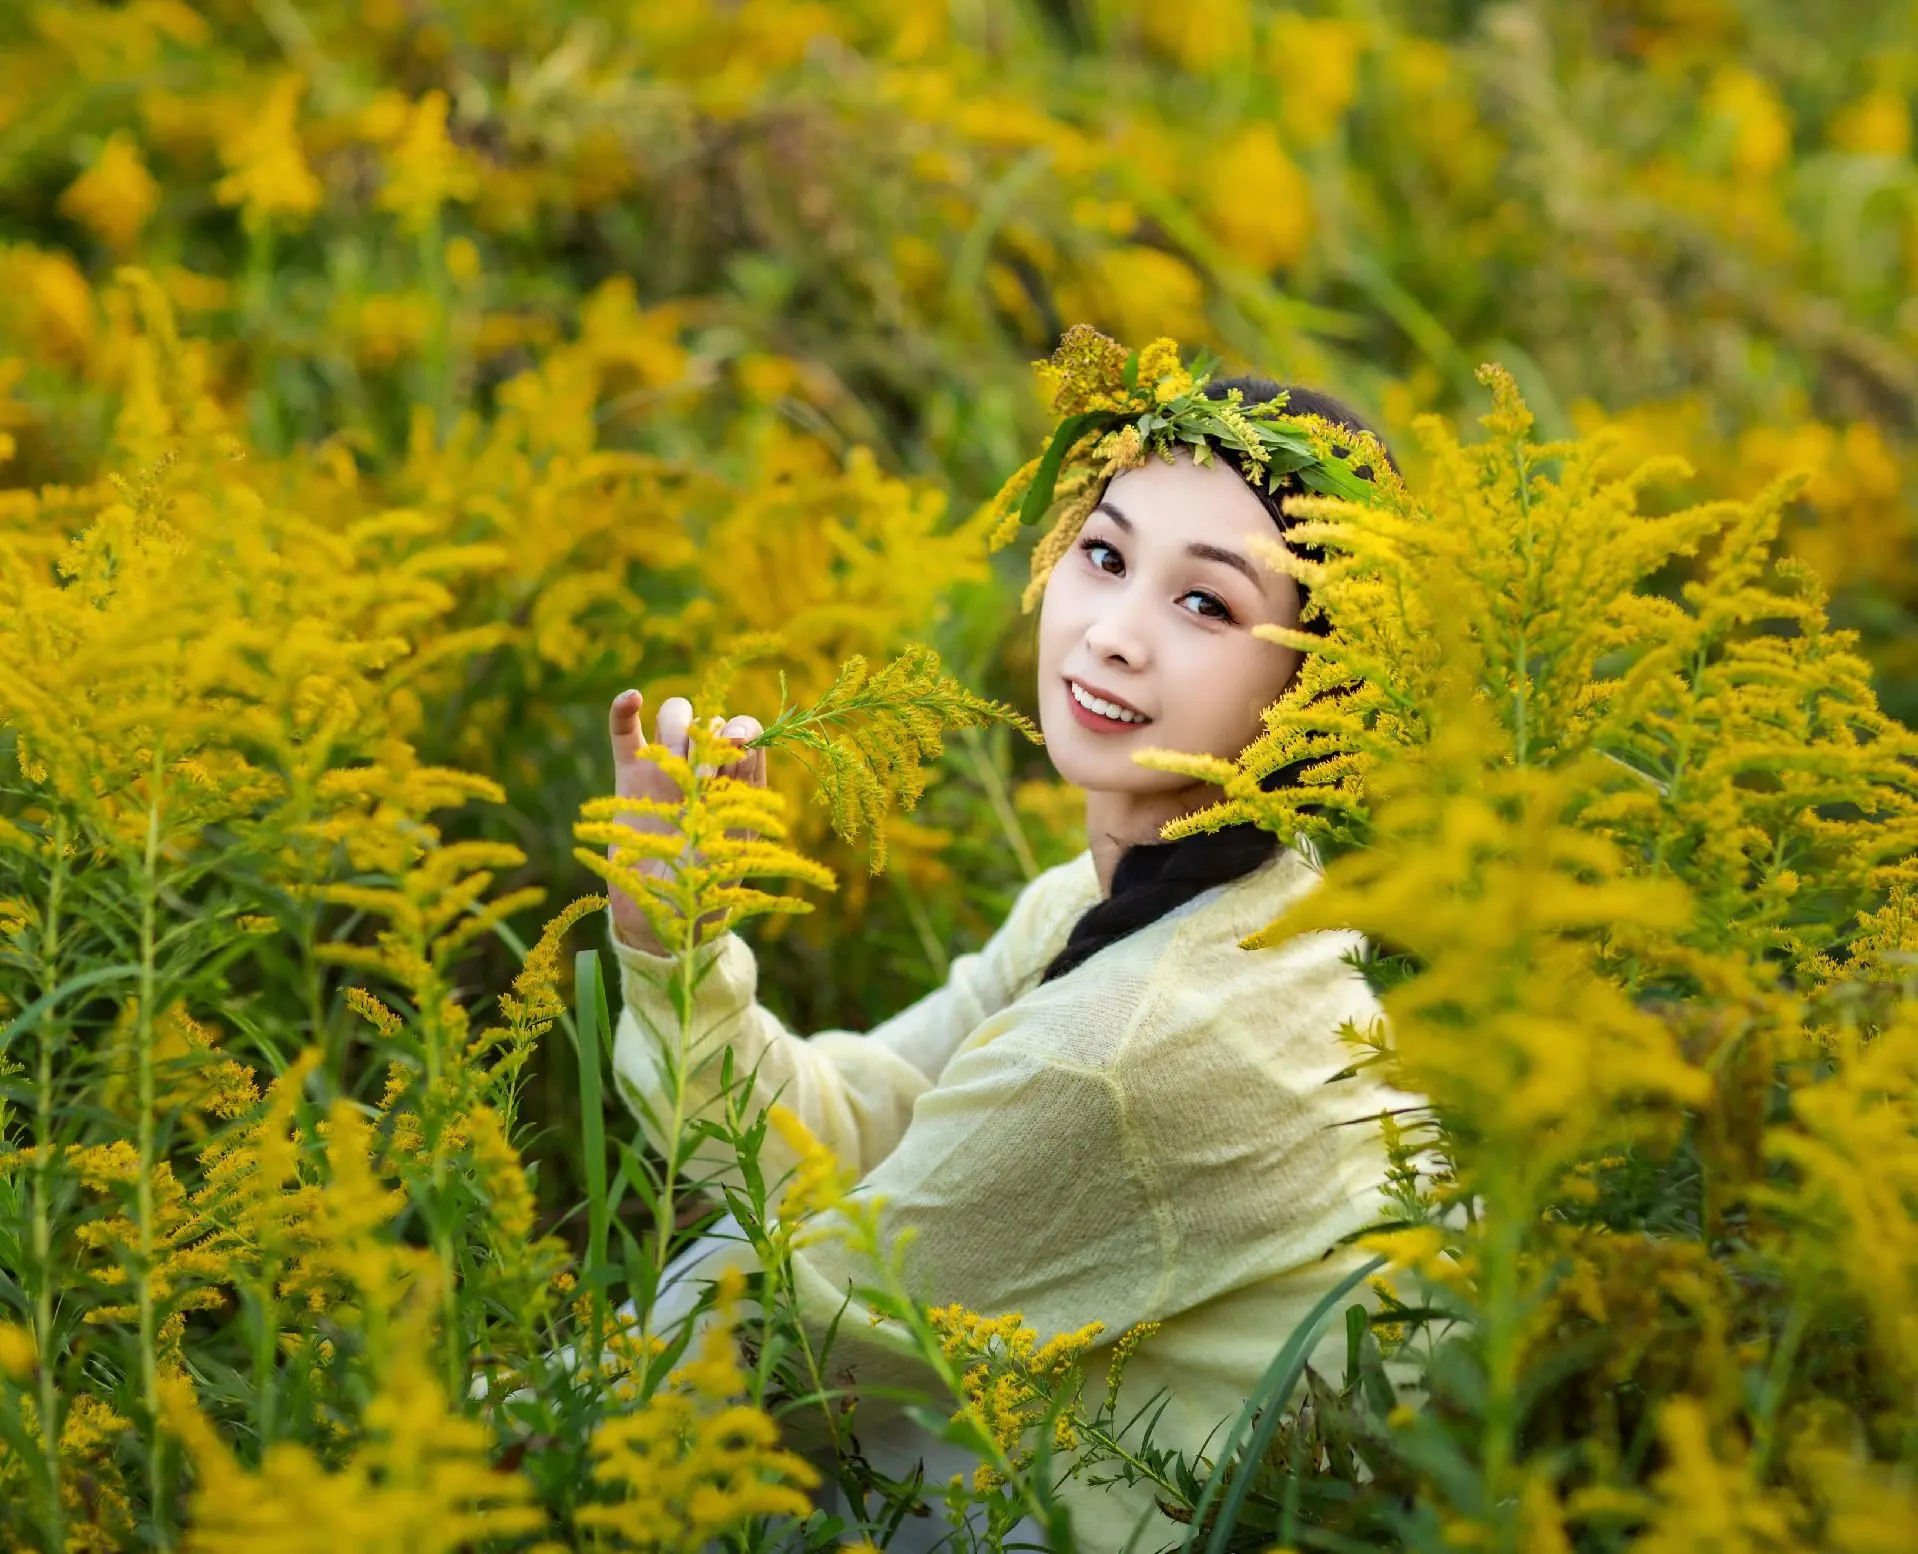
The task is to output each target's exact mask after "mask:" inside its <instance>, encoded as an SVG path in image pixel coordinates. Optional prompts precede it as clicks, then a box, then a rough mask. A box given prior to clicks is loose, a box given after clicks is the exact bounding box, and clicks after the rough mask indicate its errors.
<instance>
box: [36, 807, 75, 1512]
mask: <svg viewBox="0 0 1918 1554" xmlns="http://www.w3.org/2000/svg"><path fill="white" fill-rule="evenodd" d="M66 878H67V819H66V816H64V815H62V816H60V817H59V818H58V819H57V820H56V821H55V822H54V826H53V868H52V873H51V875H50V877H49V878H48V881H47V915H46V926H45V930H44V935H43V938H42V941H41V953H40V992H41V995H42V996H43V997H46V998H48V999H49V1000H50V999H51V998H52V995H53V992H54V989H55V988H57V987H58V986H59V983H60V974H59V959H60V905H61V897H62V896H63V895H64V894H65V886H66ZM58 1029H59V1023H58V1021H57V1019H56V1017H55V1015H54V1012H53V1009H52V1006H51V1004H49V1008H48V1012H47V1018H46V1021H45V1022H44V1023H43V1024H42V1025H41V1027H40V1040H39V1043H38V1049H39V1070H38V1073H37V1074H36V1076H35V1078H36V1085H35V1091H34V1140H33V1141H34V1161H35V1165H34V1183H33V1273H34V1278H35V1280H36V1282H37V1285H38V1287H37V1288H36V1289H35V1291H34V1297H33V1326H34V1334H33V1336H34V1342H35V1346H36V1347H37V1348H38V1350H39V1353H40V1364H39V1381H40V1450H41V1453H42V1456H43V1457H44V1459H45V1469H46V1475H47V1484H46V1494H47V1506H46V1527H47V1547H48V1548H49V1549H64V1548H65V1547H66V1546H67V1530H66V1507H65V1505H64V1503H63V1502H62V1500H61V1486H60V1394H59V1392H58V1390H57V1389H56V1388H55V1386H54V1364H53V1358H54V1343H53V1219H52V1215H51V1213H50V1212H49V1209H48V1201H49V1199H50V1197H51V1195H52V1192H53V1149H54V1139H53V1042H54V1037H55V1033H56V1032H57V1031H58Z"/></svg>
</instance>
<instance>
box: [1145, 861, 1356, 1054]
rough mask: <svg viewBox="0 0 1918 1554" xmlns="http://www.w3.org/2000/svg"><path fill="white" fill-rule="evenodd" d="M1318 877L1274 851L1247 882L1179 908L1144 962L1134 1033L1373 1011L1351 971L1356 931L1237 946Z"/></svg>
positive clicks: (1311, 866) (1311, 867)
mask: <svg viewBox="0 0 1918 1554" xmlns="http://www.w3.org/2000/svg"><path fill="white" fill-rule="evenodd" d="M1322 875H1323V871H1322V870H1321V869H1320V867H1319V866H1318V864H1317V863H1316V862H1315V861H1314V859H1313V857H1312V855H1311V854H1310V852H1309V850H1306V849H1301V848H1296V847H1281V848H1279V849H1278V851H1277V852H1276V853H1275V854H1274V855H1273V856H1272V857H1271V858H1270V859H1268V860H1267V861H1266V862H1265V863H1262V864H1261V865H1259V867H1258V868H1256V869H1254V870H1253V871H1252V872H1251V873H1250V874H1247V875H1244V876H1242V877H1241V878H1239V879H1236V880H1233V881H1230V882H1229V883H1227V884H1225V885H1219V886H1214V887H1213V888H1212V889H1211V890H1209V891H1207V892H1205V893H1204V894H1203V895H1201V896H1199V897H1196V898H1194V900H1193V901H1191V902H1188V903H1187V904H1186V906H1185V907H1183V908H1181V909H1180V911H1179V913H1178V914H1177V915H1178V916H1179V918H1180V921H1179V922H1178V924H1177V927H1176V929H1175V931H1174V932H1173V934H1172V935H1171V937H1170V938H1169V939H1168V940H1167V941H1166V943H1165V944H1164V946H1163V947H1162V948H1161V950H1160V952H1159V954H1158V955H1157V956H1156V957H1155V958H1154V964H1153V968H1152V976H1151V979H1150V985H1149V987H1148V988H1147V990H1146V998H1145V1000H1144V1001H1143V1003H1142V1006H1141V1009H1140V1021H1139V1024H1140V1027H1141V1028H1142V1029H1150V1028H1158V1029H1164V1030H1179V1031H1189V1030H1190V1029H1191V1028H1193V1027H1195V1026H1206V1025H1210V1024H1214V1023H1217V1022H1221V1021H1223V1022H1227V1023H1229V1022H1231V1021H1233V1020H1236V1019H1239V1018H1242V1017H1253V1018H1256V1019H1257V1021H1258V1022H1259V1023H1261V1024H1273V1023H1276V1024H1280V1025H1285V1024H1289V1023H1292V1022H1294V1021H1300V1020H1303V1021H1304V1022H1305V1023H1307V1024H1311V1023H1314V1022H1315V1020H1316V1018H1317V1015H1318V1014H1319V1013H1320V1012H1323V1011H1324V1010H1326V1009H1330V1008H1332V1007H1334V1006H1336V1007H1337V1009H1338V1011H1339V1012H1340V1014H1341V1016H1343V1015H1345V1014H1359V1013H1364V1012H1366V1011H1367V1010H1368V1009H1369V1008H1371V1007H1374V1006H1375V1000H1374V999H1373V997H1372V994H1371V992H1370V990H1369V988H1368V987H1367V985H1366V982H1365V977H1364V974H1363V973H1362V972H1360V971H1359V969H1358V967H1357V965H1356V964H1355V962H1356V961H1357V959H1358V957H1359V956H1360V955H1361V954H1362V953H1363V951H1364V946H1365V940H1364V936H1363V935H1361V934H1359V933H1356V932H1352V931H1347V930H1338V929H1314V930H1311V931H1309V932H1305V933H1300V934H1295V935H1292V936H1290V937H1287V938H1284V939H1281V940H1280V941H1278V942H1277V943H1275V944H1271V945H1268V946H1264V947H1261V948H1258V949H1247V948H1245V941H1246V940H1247V939H1250V938H1251V937H1252V936H1253V935H1255V934H1258V933H1260V932H1262V931H1263V930H1264V929H1266V928H1268V927H1270V926H1271V925H1272V924H1273V923H1275V922H1277V921H1278V920H1279V919H1280V918H1282V917H1283V916H1284V915H1285V914H1286V913H1287V912H1288V911H1289V910H1291V909H1292V908H1293V907H1294V906H1295V905H1297V904H1298V903H1299V902H1300V901H1301V900H1303V899H1304V898H1305V897H1306V896H1307V895H1309V894H1310V893H1311V892H1312V891H1314V890H1316V889H1317V888H1318V887H1319V884H1320V882H1321V879H1322ZM1335 1023H1336V1022H1335Z"/></svg>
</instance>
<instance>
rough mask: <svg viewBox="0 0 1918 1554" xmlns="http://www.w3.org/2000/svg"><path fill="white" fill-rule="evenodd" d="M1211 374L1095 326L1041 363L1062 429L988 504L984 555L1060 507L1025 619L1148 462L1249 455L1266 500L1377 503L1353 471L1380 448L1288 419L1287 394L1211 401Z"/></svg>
mask: <svg viewBox="0 0 1918 1554" xmlns="http://www.w3.org/2000/svg"><path fill="white" fill-rule="evenodd" d="M1214 365H1215V364H1214V363H1213V362H1212V361H1211V360H1210V359H1209V358H1208V357H1206V356H1204V355H1203V354H1201V355H1200V356H1199V357H1198V358H1197V359H1196V360H1194V362H1193V363H1192V365H1191V366H1190V367H1185V366H1182V365H1181V364H1180V362H1179V346H1178V342H1177V341H1174V340H1168V339H1159V340H1154V341H1153V342H1152V343H1151V344H1150V345H1148V346H1146V347H1145V349H1144V350H1139V351H1128V350H1127V349H1126V348H1125V347H1124V346H1123V345H1121V344H1119V342H1118V341H1117V340H1113V339H1109V338H1108V337H1107V336H1105V335H1102V334H1100V333H1099V331H1098V330H1096V329H1094V328H1092V327H1091V326H1090V325H1088V324H1074V325H1073V326H1072V328H1070V329H1068V330H1067V331H1066V333H1065V338H1064V339H1062V340H1061V341H1060V342H1059V348H1058V349H1057V350H1056V351H1054V352H1053V353H1052V356H1051V357H1050V359H1048V360H1046V361H1042V362H1035V363H1034V364H1033V366H1034V368H1035V369H1036V370H1037V372H1038V374H1039V378H1040V381H1041V382H1042V383H1044V384H1045V385H1046V386H1047V387H1048V388H1049V389H1050V390H1051V392H1052V413H1053V414H1054V415H1056V416H1059V417H1061V420H1060V422H1059V425H1058V426H1057V427H1056V428H1055V429H1054V431H1053V433H1052V437H1051V439H1050V441H1048V442H1047V444H1046V447H1045V451H1044V452H1043V453H1041V454H1040V455H1039V457H1037V458H1036V459H1033V460H1031V461H1030V462H1029V463H1027V464H1025V465H1024V466H1023V467H1022V468H1021V469H1020V470H1019V471H1018V472H1017V473H1016V474H1015V475H1014V476H1013V477H1012V478H1011V479H1010V480H1008V481H1007V482H1006V483H1005V484H1004V485H1003V486H1001V487H1000V488H999V493H998V495H996V496H995V497H994V498H993V499H992V501H991V503H990V504H989V507H988V513H989V514H990V515H996V516H997V517H998V519H999V522H998V524H997V525H996V526H995V527H994V528H993V530H992V533H991V535H990V536H989V537H988V539H987V541H986V547H987V549H988V550H995V551H996V550H999V549H1000V548H1002V547H1003V546H1005V545H1007V544H1010V543H1011V542H1012V540H1013V539H1015V538H1016V537H1017V536H1018V534H1019V531H1020V530H1021V529H1023V528H1025V527H1027V526H1028V525H1031V524H1036V523H1038V522H1039V521H1040V520H1041V519H1042V518H1044V517H1045V516H1046V514H1047V512H1048V511H1050V510H1051V509H1052V507H1053V506H1054V505H1055V503H1056V504H1057V505H1058V506H1059V509H1060V512H1059V521H1058V522H1057V523H1056V524H1055V525H1054V526H1053V527H1052V529H1051V530H1050V531H1049V532H1048V533H1047V534H1046V536H1045V538H1044V539H1042V540H1040V542H1039V544H1038V545H1037V546H1036V547H1035V548H1034V550H1033V553H1032V580H1031V581H1030V582H1029V583H1028V584H1027V585H1026V590H1025V594H1024V596H1023V597H1022V599H1021V601H1020V608H1021V609H1022V610H1023V611H1025V612H1027V613H1030V611H1031V609H1032V607H1033V605H1034V604H1035V603H1037V602H1038V599H1039V596H1040V594H1041V593H1042V592H1043V591H1044V589H1045V583H1046V578H1047V577H1048V576H1049V575H1050V574H1051V571H1052V568H1053V567H1054V565H1056V564H1057V562H1058V560H1059V558H1060V557H1061V556H1063V555H1064V554H1065V553H1066V551H1067V550H1068V549H1069V548H1070V547H1071V545H1072V542H1073V540H1074V539H1076V538H1077V537H1078V533H1079V530H1080V529H1081V528H1082V527H1084V525H1085V521H1086V518H1087V516H1088V515H1089V514H1090V513H1091V512H1092V509H1093V508H1094V507H1096V506H1097V505H1098V502H1099V494H1100V492H1101V491H1103V490H1104V489H1105V484H1106V482H1107V481H1108V480H1110V479H1111V478H1112V477H1113V476H1114V475H1117V474H1120V473H1122V472H1123V471H1125V470H1129V469H1137V468H1138V467H1139V466H1140V465H1141V464H1143V463H1145V461H1146V457H1147V455H1148V454H1152V453H1156V454H1158V455H1159V456H1160V457H1161V458H1163V459H1165V460H1166V462H1167V463H1170V462H1171V461H1172V458H1173V456H1174V454H1175V453H1176V451H1177V450H1178V448H1179V446H1180V445H1181V444H1183V445H1186V446H1188V447H1190V448H1191V449H1192V457H1193V460H1194V462H1195V463H1199V464H1206V463H1209V462H1210V461H1211V458H1212V450H1213V448H1214V447H1221V448H1227V449H1230V450H1232V451H1233V452H1235V453H1238V454H1240V455H1242V456H1243V459H1244V466H1243V469H1242V473H1244V474H1245V476H1246V478H1247V481H1248V482H1249V483H1250V482H1253V481H1256V480H1257V478H1258V477H1259V476H1260V475H1261V473H1262V474H1263V477H1264V481H1265V489H1266V491H1268V492H1274V491H1277V490H1278V489H1279V488H1280V486H1281V484H1290V485H1293V486H1295V487H1303V488H1304V489H1305V490H1306V491H1311V492H1317V493H1318V494H1320V495H1322V496H1339V497H1345V498H1347V499H1348V500H1351V501H1360V502H1362V501H1366V500H1368V499H1370V498H1371V497H1372V496H1373V495H1375V494H1376V493H1375V492H1374V489H1373V487H1372V485H1371V483H1370V482H1369V481H1368V480H1367V479H1366V478H1365V477H1364V476H1362V475H1359V474H1357V473H1356V472H1355V470H1356V467H1357V466H1360V465H1364V464H1370V465H1371V467H1372V468H1373V469H1374V470H1377V469H1383V468H1385V467H1387V462H1386V456H1385V449H1384V447H1383V445H1381V444H1380V443H1379V441H1378V439H1377V438H1375V437H1373V436H1372V435H1371V434H1370V433H1366V432H1354V431H1353V430H1352V429H1351V428H1349V427H1344V426H1339V425H1337V424H1336V423H1334V422H1331V421H1327V420H1326V419H1324V417H1322V416H1314V415H1287V414H1286V413H1285V408H1284V407H1285V395H1283V394H1280V395H1279V396H1278V398H1276V399H1272V400H1268V401H1266V402H1264V403H1262V404H1256V405H1248V404H1245V403H1244V402H1243V398H1244V396H1243V395H1242V394H1241V393H1240V392H1239V390H1237V389H1232V390H1229V391H1228V392H1227V394H1226V396H1225V398H1223V399H1211V398H1208V397H1207V396H1206V393H1205V386H1206V384H1207V383H1208V382H1210V381H1211V378H1212V369H1213V367H1214ZM1335 450H1336V451H1335ZM1255 489H1256V486H1255Z"/></svg>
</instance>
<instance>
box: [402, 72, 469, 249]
mask: <svg viewBox="0 0 1918 1554" xmlns="http://www.w3.org/2000/svg"><path fill="white" fill-rule="evenodd" d="M446 113H447V100H446V94H445V93H444V92H442V91H440V90H438V89H437V88H435V89H434V90H432V91H430V92H428V93H427V94H426V95H425V96H424V97H422V98H420V100H419V101H418V102H416V103H414V104H413V105H412V107H411V108H410V109H409V110H408V112H407V114H406V118H405V122H404V125H403V126H402V127H401V128H400V130H399V133H398V135H397V137H396V140H395V143H394V145H393V148H392V150H391V152H390V153H389V154H388V157H387V164H386V185H385V187H384V188H382V189H381V190H380V194H379V205H380V209H382V210H389V211H392V212H393V213H394V215H396V216H398V217H399V220H400V225H401V226H403V227H404V228H406V229H407V230H408V231H410V232H423V231H425V230H426V228H427V226H428V225H429V224H430V223H431V222H433V221H434V220H435V219H436V218H437V217H438V215H439V212H440V207H441V206H443V205H445V204H446V203H447V202H448V201H451V200H470V199H471V198H473V196H474V195H475V194H476V193H478V192H479V180H478V178H477V176H476V175H475V174H474V172H473V170H472V168H471V167H470V166H469V165H468V163H467V158H466V153H465V152H463V151H462V150H461V149H460V148H459V147H458V146H457V145H455V144H454V143H453V141H452V139H451V138H450V137H449V136H448V135H447V133H446Z"/></svg>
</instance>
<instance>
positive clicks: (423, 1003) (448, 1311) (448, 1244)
mask: <svg viewBox="0 0 1918 1554" xmlns="http://www.w3.org/2000/svg"><path fill="white" fill-rule="evenodd" d="M415 948H416V953H418V954H419V956H420V958H421V959H422V960H426V959H427V946H426V945H425V943H424V942H422V943H420V944H419V945H417V946H416V947H415ZM437 984H438V979H437V975H436V974H435V975H432V976H429V977H428V979H427V981H426V984H425V985H424V986H422V987H421V988H420V989H419V992H420V994H421V995H422V996H421V998H420V1014H421V1017H422V1019H423V1021H424V1032H423V1034H424V1035H425V1038H426V1041H425V1047H426V1106H427V1108H430V1109H431V1113H432V1127H431V1131H430V1133H429V1135H428V1141H427V1143H428V1148H429V1149H430V1150H431V1151H432V1156H433V1170H432V1182H433V1194H432V1211H431V1214H430V1215H429V1218H430V1219H431V1221H432V1225H433V1252H434V1255H435V1256H436V1257H437V1258H438V1259H439V1266H440V1327H441V1329H442V1331H441V1333H440V1348H441V1351H442V1361H441V1363H442V1364H443V1365H444V1367H445V1370H446V1395H447V1398H448V1399H449V1400H451V1401H453V1402H455V1403H457V1402H458V1401H459V1400H460V1399H461V1398H463V1397H464V1396H465V1395H466V1379H465V1375H464V1371H465V1365H466V1362H465V1359H464V1357H463V1356H462V1354H461V1345H460V1330H459V1290H458V1279H457V1277H456V1276H457V1272H458V1264H457V1262H456V1261H455V1259H454V1257H453V1242H452V1238H451V1237H450V1236H448V1235H447V1233H446V1225H445V1223H444V1220H443V1217H442V1214H441V1210H442V1208H443V1207H444V1204H445V1194H446V1152H445V1151H444V1150H443V1149H441V1148H440V1137H439V1135H440V1124H441V1122H442V1121H443V1120H444V1119H443V1118H442V1117H441V1116H440V1112H439V1108H440V1075H441V1074H442V1073H443V1072H444V1071H445V1066H446V1064H445V1057H444V1055H443V1054H442V1053H441V1051H440V1043H441V1041H442V1040H444V1031H443V1029H442V1026H441V1022H440V1017H439V1008H440V1004H441V998H440V992H441V990H440V988H439V986H438V985H437Z"/></svg>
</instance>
